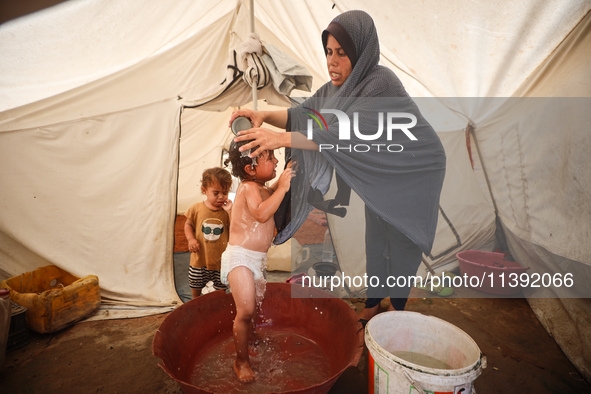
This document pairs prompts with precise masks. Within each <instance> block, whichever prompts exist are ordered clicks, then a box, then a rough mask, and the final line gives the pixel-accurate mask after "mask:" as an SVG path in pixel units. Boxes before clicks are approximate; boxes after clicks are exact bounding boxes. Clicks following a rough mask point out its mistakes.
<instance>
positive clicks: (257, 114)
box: [228, 109, 265, 127]
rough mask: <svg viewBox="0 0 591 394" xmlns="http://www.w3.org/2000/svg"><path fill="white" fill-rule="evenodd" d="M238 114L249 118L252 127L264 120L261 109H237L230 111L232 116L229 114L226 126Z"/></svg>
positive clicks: (258, 125) (229, 124)
mask: <svg viewBox="0 0 591 394" xmlns="http://www.w3.org/2000/svg"><path fill="white" fill-rule="evenodd" d="M239 116H244V117H246V118H248V119H250V121H251V122H252V125H253V127H261V125H262V124H263V122H264V121H265V116H264V114H263V113H262V112H261V111H253V110H251V109H239V110H237V111H234V112H232V116H230V123H228V126H229V127H230V126H231V125H232V122H233V121H234V119H236V118H237V117H239Z"/></svg>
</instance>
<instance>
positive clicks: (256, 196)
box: [244, 168, 292, 223]
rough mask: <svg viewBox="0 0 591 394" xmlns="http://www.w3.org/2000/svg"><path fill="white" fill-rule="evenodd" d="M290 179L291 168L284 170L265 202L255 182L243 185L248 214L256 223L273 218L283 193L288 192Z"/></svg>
mask: <svg viewBox="0 0 591 394" xmlns="http://www.w3.org/2000/svg"><path fill="white" fill-rule="evenodd" d="M291 177H292V173H291V168H286V169H285V170H284V171H283V172H282V173H281V175H280V176H279V179H278V180H277V186H276V190H275V192H274V193H273V194H271V196H270V197H269V198H267V199H266V200H263V196H262V195H261V189H260V188H261V186H259V185H258V184H256V183H255V182H245V183H244V193H245V198H246V204H247V205H248V209H249V211H250V214H251V215H252V217H253V218H254V219H255V220H256V221H257V222H260V223H265V222H267V221H268V220H269V219H271V218H272V217H273V215H274V214H275V212H276V211H277V208H279V204H281V201H282V200H283V197H284V196H285V193H287V191H288V190H289V187H290V182H291Z"/></svg>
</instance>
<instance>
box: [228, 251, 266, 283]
mask: <svg viewBox="0 0 591 394" xmlns="http://www.w3.org/2000/svg"><path fill="white" fill-rule="evenodd" d="M266 266H267V253H263V252H256V251H254V250H249V249H245V248H243V247H242V246H238V245H230V244H228V246H227V247H226V250H225V251H224V253H222V269H221V271H220V277H221V278H220V279H221V281H222V283H223V284H225V285H228V274H230V272H232V270H233V269H234V268H236V267H246V268H248V269H249V270H251V271H252V275H253V277H254V280H255V282H256V281H260V280H263V279H265V267H266Z"/></svg>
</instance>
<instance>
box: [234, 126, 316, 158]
mask: <svg viewBox="0 0 591 394" xmlns="http://www.w3.org/2000/svg"><path fill="white" fill-rule="evenodd" d="M250 140H252V141H251V142H249V143H248V144H245V145H243V146H241V147H240V152H242V151H245V150H247V149H251V148H254V147H255V146H258V147H259V148H258V149H257V150H255V151H254V152H251V153H250V157H255V156H258V155H260V154H261V153H263V152H264V151H266V150H274V149H279V148H295V149H305V150H318V145H316V143H315V142H314V141H312V140H309V139H308V138H306V136H304V135H303V134H302V133H298V132H294V133H284V132H279V131H273V130H269V129H265V128H263V127H258V128H253V129H250V130H244V131H241V132H239V133H238V137H236V138H234V141H236V142H239V141H250Z"/></svg>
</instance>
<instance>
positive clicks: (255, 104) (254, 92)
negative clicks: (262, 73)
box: [250, 0, 259, 111]
mask: <svg viewBox="0 0 591 394" xmlns="http://www.w3.org/2000/svg"><path fill="white" fill-rule="evenodd" d="M250 32H251V33H254V32H255V31H254V0H250ZM256 78H257V80H256V83H253V85H252V109H253V110H255V111H256V110H257V109H258V92H257V86H258V84H259V81H258V79H259V76H258V75H257V76H256Z"/></svg>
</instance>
